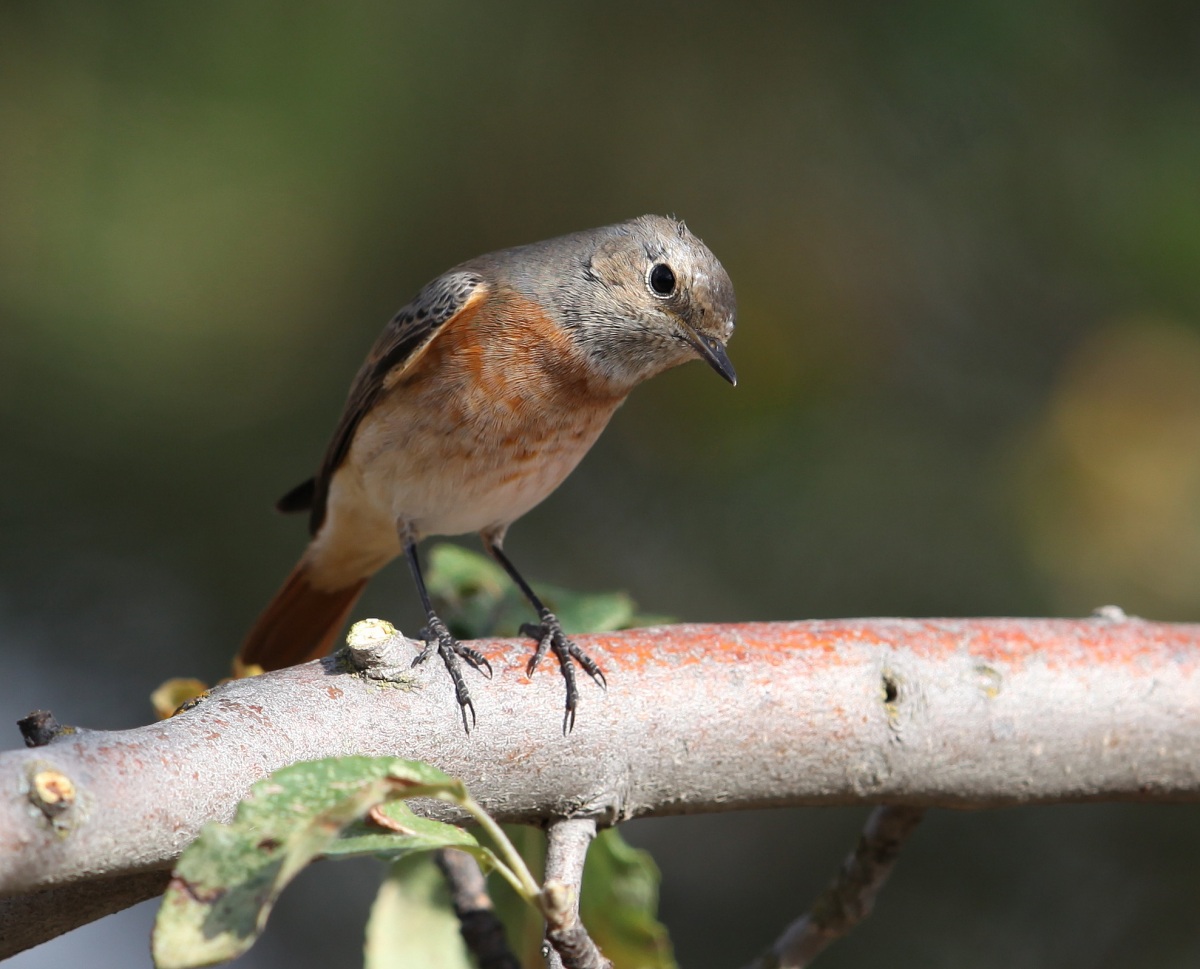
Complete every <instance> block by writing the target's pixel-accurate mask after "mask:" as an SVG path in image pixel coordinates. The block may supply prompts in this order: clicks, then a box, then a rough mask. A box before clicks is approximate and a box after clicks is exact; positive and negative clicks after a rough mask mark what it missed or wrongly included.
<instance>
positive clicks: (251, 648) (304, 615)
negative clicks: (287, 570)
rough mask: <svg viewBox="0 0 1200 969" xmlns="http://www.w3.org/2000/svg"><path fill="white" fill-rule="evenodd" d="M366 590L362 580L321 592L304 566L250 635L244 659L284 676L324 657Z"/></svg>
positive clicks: (263, 614)
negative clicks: (297, 666)
mask: <svg viewBox="0 0 1200 969" xmlns="http://www.w3.org/2000/svg"><path fill="white" fill-rule="evenodd" d="M366 584H367V580H366V579H360V580H359V581H357V582H355V583H353V584H351V585H348V586H346V587H345V588H344V589H336V590H334V591H328V590H325V589H318V588H316V587H314V586H313V585H312V583H311V581H310V577H309V567H308V564H307V563H306V562H304V561H301V562H300V564H299V565H297V566H296V567H295V568H294V569H292V574H291V575H289V576H288V577H287V581H286V582H284V583H283V588H282V589H280V590H279V591H278V592H277V593H275V598H274V599H272V600H271V601H270V603H268V605H267V608H266V609H264V610H263V612H262V615H261V616H259V617H258V621H257V622H256V623H255V624H254V628H253V629H251V630H250V632H249V634H247V636H246V639H245V642H243V643H242V650H241V653H240V654H239V659H240V660H241V662H242V663H243V664H245V665H251V664H257V665H258V666H261V667H262V668H263V669H264V670H278V669H282V668H283V667H285V666H294V665H295V664H297V663H305V662H307V661H308V660H310V659H316V658H317V657H318V656H324V655H325V654H326V653H327V652H329V648H330V647H331V646H332V645H333V640H334V637H335V636H337V634H338V630H340V629H341V628H342V623H344V622H345V621H346V616H347V615H348V614H349V612H350V610H351V608H353V606H354V603H355V602H356V601H357V600H358V597H359V595H360V594H361V593H362V590H363V586H364V585H366Z"/></svg>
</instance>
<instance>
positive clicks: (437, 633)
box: [412, 612, 492, 733]
mask: <svg viewBox="0 0 1200 969" xmlns="http://www.w3.org/2000/svg"><path fill="white" fill-rule="evenodd" d="M420 636H421V638H422V639H423V640H425V648H424V649H423V650H421V652H420V653H419V654H418V655H417V658H416V659H414V660H413V662H412V665H413V666H416V665H417V664H418V663H423V662H425V660H427V659H429V657H430V656H432V655H433V652H434V650H435V649H436V650H437V653H438V655H439V656H441V658H442V662H443V663H444V664H445V666H446V672H447V673H449V674H450V681H451V682H452V683H453V684H454V698H455V699H456V700H457V701H458V706H459V710H460V711H461V713H462V721H463V729H464V730H466V732H467V733H470V732H471V728H472V727H474V726H475V723H476V719H475V704H474V703H472V702H471V691H470V690H468V689H467V681H466V679H465V678H464V677H463V674H462V665H461V664H460V663H459V661H458V658H459V657H460V656H461V657H462V658H463V659H465V660H466V661H467V662H468V663H470V664H471V666H473V667H474V668H475V669H477V670H479V672H481V673H483V674H484V675H485V676H486V677H487V678H488V679H489V680H490V679H491V678H492V664H491V663H489V662H488V661H487V657H486V656H484V655H483V653H481V652H479V650H477V649H472V648H471V647H470V646H465V645H463V644H462V643H460V642H459V641H458V640H457V639H455V638H454V637H453V636H452V635H451V634H450V630H449V629H447V628H446V624H445V623H444V622H442V620H441V619H440V618H438V616H437V615H436V614H435V613H433V612H430V613H429V619H428V624H427V625H426V626H425V627H424V628H422V629H421V632H420ZM468 713H470V714H471V720H470V722H469V723H468V722H467V714H468Z"/></svg>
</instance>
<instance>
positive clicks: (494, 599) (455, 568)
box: [426, 544, 669, 638]
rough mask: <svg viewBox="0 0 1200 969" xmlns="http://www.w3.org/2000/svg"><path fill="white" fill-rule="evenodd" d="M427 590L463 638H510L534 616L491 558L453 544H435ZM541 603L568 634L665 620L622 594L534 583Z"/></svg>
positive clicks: (431, 553)
mask: <svg viewBox="0 0 1200 969" xmlns="http://www.w3.org/2000/svg"><path fill="white" fill-rule="evenodd" d="M426 582H427V583H428V586H429V591H430V592H431V593H432V594H433V595H434V596H435V597H436V598H438V599H439V600H440V601H441V602H442V603H444V604H445V607H446V608H445V610H444V618H445V619H446V621H447V623H449V624H450V626H451V627H452V629H453V630H454V632H455V633H457V634H458V635H459V636H461V637H463V638H478V637H480V636H515V635H517V633H518V631H519V630H520V627H521V624H522V623H525V622H529V621H530V620H532V619H533V618H534V617H533V615H532V613H531V611H530V607H529V603H528V602H526V601H525V598H524V597H523V596H522V595H521V593H520V590H518V589H517V588H516V586H515V585H514V584H513V582H512V580H510V579H509V577H508V576H507V575H505V574H504V570H503V569H501V568H500V566H498V565H497V564H496V563H495V562H493V561H492V560H491V559H489V558H486V557H484V556H482V555H479V554H477V553H475V552H469V551H467V550H466V549H464V548H460V547H459V546H457V545H449V544H443V545H435V546H434V547H433V549H432V550H431V551H430V553H429V568H428V570H427V574H426ZM534 588H535V590H536V591H537V593H538V595H539V596H541V598H542V599H543V601H545V603H546V605H547V606H549V607H550V609H551V610H552V611H553V612H554V614H555V615H557V616H558V618H559V620H560V621H561V622H562V624H563V628H564V629H565V630H566V631H567V632H568V633H572V634H577V633H603V632H612V631H614V630H617V629H629V628H631V627H633V626H646V625H653V624H655V623H660V622H667V621H669V620H667V619H665V618H663V617H658V616H641V615H638V613H637V606H636V604H635V603H634V601H633V599H632V598H630V596H629V595H628V594H626V593H624V592H594V593H583V592H572V591H570V590H569V589H560V588H558V587H556V586H549V585H541V584H538V585H535V587H534Z"/></svg>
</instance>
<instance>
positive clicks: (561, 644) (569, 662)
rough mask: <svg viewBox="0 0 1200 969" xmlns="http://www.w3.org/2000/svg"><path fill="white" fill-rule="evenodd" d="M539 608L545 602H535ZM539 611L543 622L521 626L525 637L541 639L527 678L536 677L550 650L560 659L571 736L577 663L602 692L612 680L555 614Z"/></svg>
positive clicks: (565, 719)
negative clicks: (573, 640)
mask: <svg viewBox="0 0 1200 969" xmlns="http://www.w3.org/2000/svg"><path fill="white" fill-rule="evenodd" d="M535 605H538V606H541V603H535ZM538 612H539V613H540V615H541V617H542V621H541V622H540V623H534V622H527V623H525V624H524V625H523V626H522V627H521V632H522V634H523V635H526V636H530V637H532V638H533V639H536V640H537V647H536V648H535V649H534V651H533V655H532V656H530V657H529V664H528V665H527V666H526V667H525V672H526V674H527V675H529V676H533V671H534V670H535V669H537V665H538V663H540V662H541V661H542V658H543V657H544V656H545V655H546V653H547V651H551V652H553V653H554V657H555V659H557V660H558V668H559V669H560V670H561V671H562V675H563V680H565V681H566V685H567V699H566V707H565V709H564V712H563V733H564V734H568V733H570V732H571V731H572V730H574V729H575V708H576V707H577V706H578V704H579V688H578V687H577V686H576V685H575V664H576V663H578V664H579V665H580V666H582V667H583V669H584V672H585V673H587V674H588V676H590V677H591V678H592V679H593V680H595V681H596V683H598V684H599V685H600V687H601V688H602V689H605V690H607V689H608V681H607V680H606V679H605V678H604V673H603V671H602V670H601V669H600V667H599V665H598V664H597V663H596V661H595V660H594V659H592V658H591V657H590V656H588V654H587V653H585V652H584V651H583V650H582V649H580V648H579V647H578V646H576V645H575V643H574V642H572V641H571V640H570V639H568V638H567V634H566V633H565V632H563V628H562V623H560V622H559V621H558V617H557V616H556V615H554V613H552V612H551V611H550V610H549V609H547V608H546V607H545V606H541V608H539V609H538Z"/></svg>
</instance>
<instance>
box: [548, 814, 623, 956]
mask: <svg viewBox="0 0 1200 969" xmlns="http://www.w3.org/2000/svg"><path fill="white" fill-rule="evenodd" d="M548 835H549V837H548V843H547V846H546V884H545V886H544V887H543V888H542V912H543V914H544V915H545V916H546V940H547V941H548V942H549V943H550V946H551V952H550V954H549V966H550V969H612V963H611V962H609V961H608V960H607V959H606V958H604V956H603V955H602V954H601V952H600V950H599V949H598V948H597V947H596V943H595V942H593V941H592V938H591V936H589V935H588V933H587V929H585V928H584V927H583V923H582V922H581V921H580V920H579V887H580V885H581V884H582V883H583V863H584V861H585V860H586V858H587V850H588V845H590V844H591V843H592V839H593V838H594V837H596V822H595V820H594V819H592V818H569V819H566V818H564V819H562V820H559V821H554V822H553V823H551V825H550V829H549V831H548Z"/></svg>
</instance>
